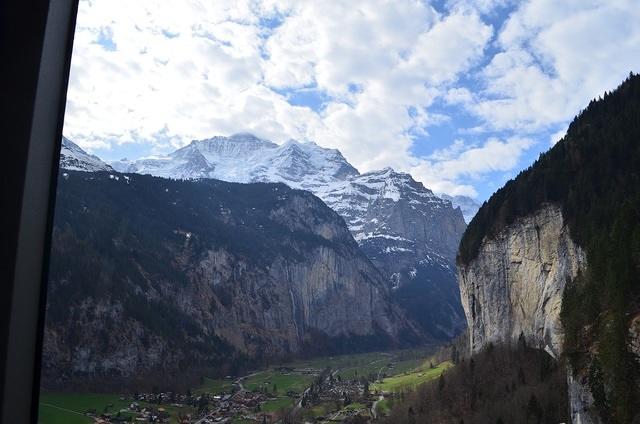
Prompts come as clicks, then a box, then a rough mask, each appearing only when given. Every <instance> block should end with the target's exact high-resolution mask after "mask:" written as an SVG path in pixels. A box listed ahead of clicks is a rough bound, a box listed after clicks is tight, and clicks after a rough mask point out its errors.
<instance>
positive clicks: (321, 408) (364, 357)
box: [38, 351, 452, 424]
mask: <svg viewBox="0 0 640 424" xmlns="http://www.w3.org/2000/svg"><path fill="white" fill-rule="evenodd" d="M426 357H427V354H426V353H424V354H423V353H421V352H419V351H402V352H389V353H386V352H373V353H364V354H357V355H341V356H331V357H321V358H313V359H309V360H299V361H295V362H292V363H288V364H283V365H286V366H287V367H291V368H298V369H300V368H314V369H317V370H323V369H326V368H330V369H331V370H333V371H338V375H339V376H340V377H341V378H343V379H346V378H347V379H349V378H355V377H361V376H364V377H366V376H368V375H375V376H378V374H380V375H387V377H386V378H384V379H383V380H382V381H381V382H378V383H373V384H371V386H370V389H371V390H372V391H375V390H379V391H385V392H394V391H400V390H408V389H411V388H413V387H415V386H416V385H418V384H421V383H424V382H426V381H429V380H432V379H434V378H437V377H438V376H439V375H440V374H441V373H442V372H443V371H445V370H446V369H447V368H449V367H451V366H452V365H451V363H449V362H444V363H441V364H438V366H437V367H436V368H433V369H432V368H430V366H429V365H430V363H429V362H428V361H426V362H425V359H424V358H426ZM314 378H315V377H314V376H312V375H304V374H298V373H295V372H288V371H276V370H275V369H268V370H263V371H258V372H256V373H254V374H251V375H250V376H248V377H246V378H245V379H243V381H242V383H243V386H244V388H245V389H247V390H264V391H266V392H268V393H270V394H274V391H273V389H274V385H275V386H276V389H277V391H276V393H275V395H276V399H272V400H269V401H267V402H265V403H263V404H262V406H261V407H262V410H263V411H265V412H272V411H278V410H280V409H282V408H285V407H291V406H293V405H294V403H295V400H294V399H292V398H290V397H288V396H287V392H288V391H290V390H292V391H294V392H296V393H298V394H301V393H302V392H303V391H304V390H305V389H306V388H307V387H309V385H310V384H311V382H312V381H313V379H314ZM233 385H234V384H233V381H232V380H230V379H211V378H205V379H204V382H203V384H202V385H201V386H200V387H198V388H196V389H194V390H193V391H194V393H212V394H219V393H223V392H229V391H231V390H232V388H233ZM129 403H130V401H129V400H125V401H121V400H120V395H116V394H111V395H109V394H72V393H64V394H62V393H43V394H41V397H40V408H39V419H38V423H40V424H89V423H91V422H92V420H91V419H90V418H89V417H86V416H85V415H84V413H85V412H86V411H88V410H90V409H95V411H96V412H97V413H98V414H100V413H103V412H114V413H117V412H118V411H119V410H120V409H124V408H126V407H127V406H128V405H129ZM108 405H113V406H112V407H110V408H108V410H106V411H105V407H107V406H108ZM143 405H144V403H142V405H141V406H143ZM163 407H164V408H165V410H166V411H167V412H168V413H169V414H171V416H172V422H176V421H177V420H176V417H177V415H178V413H188V412H192V409H189V408H175V407H170V406H166V405H163ZM361 407H362V405H358V404H353V405H349V406H348V407H347V408H348V409H353V408H356V409H358V408H361ZM387 407H388V405H387V404H386V401H383V402H380V403H378V409H379V410H380V411H381V412H384V410H385V409H386V408H387ZM348 409H345V411H348ZM331 411H336V407H335V404H322V405H317V406H313V407H312V408H311V410H308V411H307V413H309V414H311V415H314V416H324V415H331V414H332V412H331ZM333 413H335V412H333Z"/></svg>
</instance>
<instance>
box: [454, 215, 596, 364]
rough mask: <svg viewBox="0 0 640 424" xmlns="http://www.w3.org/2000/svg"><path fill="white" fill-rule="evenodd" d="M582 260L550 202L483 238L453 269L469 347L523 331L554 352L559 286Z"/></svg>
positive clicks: (512, 337) (558, 343)
mask: <svg viewBox="0 0 640 424" xmlns="http://www.w3.org/2000/svg"><path fill="white" fill-rule="evenodd" d="M585 263H586V259H585V253H584V252H583V250H582V249H581V248H580V247H579V246H577V245H576V244H575V243H574V242H573V241H572V240H571V237H570V236H569V229H568V227H567V226H566V225H565V224H564V222H563V219H562V211H561V210H560V208H559V207H557V206H554V205H550V204H547V205H545V206H544V207H543V208H541V209H540V210H538V211H536V212H535V213H534V214H532V215H528V216H526V217H524V218H519V219H517V220H516V221H515V222H514V223H512V224H511V225H509V226H507V227H506V228H504V229H502V230H501V231H500V232H499V233H498V234H497V235H496V236H495V237H493V238H491V239H485V240H484V242H483V243H482V246H481V248H480V252H479V254H478V256H477V257H476V258H475V259H474V260H472V261H471V262H470V263H469V264H462V265H460V267H459V270H458V277H459V282H460V291H461V296H462V305H463V307H464V311H465V315H466V317H467V322H468V323H469V337H470V344H471V348H472V350H473V351H478V350H479V349H481V348H482V347H483V346H485V345H486V344H487V343H489V342H494V343H495V342H503V341H507V342H508V341H515V340H517V339H518V337H519V336H520V334H523V335H524V337H525V338H526V340H527V342H529V344H533V345H535V346H540V347H541V348H544V349H546V350H548V351H549V353H551V354H552V355H553V356H556V357H557V356H558V354H559V353H560V351H561V349H562V328H561V323H560V309H561V304H562V293H563V290H564V286H565V284H566V281H567V279H573V278H574V277H575V276H576V274H577V273H578V271H579V270H580V269H583V268H584V266H585Z"/></svg>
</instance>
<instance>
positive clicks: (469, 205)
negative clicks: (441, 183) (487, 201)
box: [440, 194, 480, 224]
mask: <svg viewBox="0 0 640 424" xmlns="http://www.w3.org/2000/svg"><path fill="white" fill-rule="evenodd" d="M440 197H442V198H443V199H445V200H449V201H450V202H451V204H452V205H453V207H454V208H460V210H461V211H462V215H463V216H464V220H465V222H466V223H467V224H468V223H469V222H471V220H472V219H473V217H474V216H476V213H477V212H478V209H480V205H479V204H478V202H476V201H475V200H473V199H472V198H471V197H467V196H449V195H448V194H442V195H441V196H440Z"/></svg>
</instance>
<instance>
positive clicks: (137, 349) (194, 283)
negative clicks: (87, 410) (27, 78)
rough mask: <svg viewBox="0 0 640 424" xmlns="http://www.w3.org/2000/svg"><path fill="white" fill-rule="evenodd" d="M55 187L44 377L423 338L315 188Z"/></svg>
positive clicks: (133, 179) (115, 373)
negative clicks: (55, 198) (316, 192)
mask: <svg viewBox="0 0 640 424" xmlns="http://www.w3.org/2000/svg"><path fill="white" fill-rule="evenodd" d="M58 187H59V193H58V202H57V208H56V217H55V226H54V234H53V247H52V256H51V271H50V280H49V295H48V306H47V323H46V329H45V337H44V347H43V351H44V353H43V367H44V378H45V382H53V383H56V382H57V383H61V384H63V383H64V381H69V380H71V379H73V378H84V379H87V380H91V379H94V380H95V379H100V378H104V377H111V378H124V379H127V378H131V377H132V376H141V375H145V374H154V373H155V374H158V373H164V372H183V371H185V370H189V369H193V368H197V367H201V368H204V367H213V368H215V369H216V370H217V372H225V371H224V370H225V369H228V367H229V366H237V365H238V364H242V363H243V362H244V363H247V361H252V360H253V361H256V360H267V359H273V358H285V357H288V356H291V355H296V354H300V353H323V354H331V353H337V352H349V351H353V350H358V349H360V350H366V349H373V348H391V347H399V346H405V345H409V344H411V343H419V342H420V341H421V340H423V335H422V333H421V332H420V330H419V329H417V327H416V326H415V325H413V324H412V323H411V322H410V321H409V320H407V319H406V317H405V316H404V314H403V313H402V311H401V310H400V309H399V308H397V306H395V305H394V304H393V302H392V300H391V295H390V292H389V289H388V287H387V284H386V282H385V280H384V277H383V276H382V275H381V274H380V273H379V272H378V270H377V269H376V268H375V267H374V266H373V265H372V264H371V262H370V261H369V260H368V259H367V257H366V256H365V255H364V254H363V253H362V252H361V251H360V249H359V247H358V244H357V243H356V242H355V240H354V239H353V237H352V236H351V234H350V232H349V230H348V229H347V227H346V225H345V223H344V220H343V219H342V218H340V217H339V216H338V215H337V214H336V213H335V212H333V211H332V210H331V209H329V208H328V207H327V206H326V205H325V204H324V203H323V202H322V201H320V200H319V199H318V198H317V197H315V196H313V195H312V194H311V193H309V192H305V191H299V190H292V189H290V188H288V187H286V186H285V185H283V184H232V183H225V182H221V181H216V180H204V181H199V182H194V181H172V180H166V179H161V178H155V177H150V176H140V175H131V176H126V175H117V174H116V175H114V174H108V173H95V174H87V173H80V172H73V171H69V172H67V173H66V176H64V177H63V178H61V179H60V181H59V185H58Z"/></svg>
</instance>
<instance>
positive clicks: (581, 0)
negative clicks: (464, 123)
mask: <svg viewBox="0 0 640 424" xmlns="http://www.w3.org/2000/svg"><path fill="white" fill-rule="evenodd" d="M638 22H640V3H638V2H637V1H636V0H614V1H611V0H587V1H585V0H570V1H563V2H557V1H553V0H530V1H527V2H525V3H523V4H522V5H521V6H520V7H519V8H518V9H517V10H516V11H515V12H514V13H512V14H511V15H510V17H509V18H508V20H507V21H506V23H505V25H504V27H503V28H502V30H501V31H500V33H499V36H498V42H497V47H498V48H499V49H500V52H499V53H498V54H496V55H495V56H494V57H493V58H492V60H491V63H490V64H489V65H488V66H487V67H486V68H485V69H484V70H483V73H482V79H483V81H484V84H485V85H486V88H485V90H484V91H483V92H482V93H481V95H480V96H477V97H476V98H475V99H474V100H473V101H470V102H468V103H467V104H468V107H469V109H470V110H471V111H473V112H474V113H476V114H477V115H478V116H480V117H482V118H483V119H484V120H485V121H486V122H487V123H490V124H491V126H492V127H494V128H497V129H516V130H521V131H539V130H543V129H547V128H549V127H551V126H555V125H557V124H558V123H563V122H566V121H568V120H570V119H571V118H572V117H573V116H574V115H576V114H577V112H578V111H579V110H580V109H581V108H583V107H584V106H585V105H586V104H587V103H588V102H589V100H590V99H592V98H593V97H595V96H597V95H598V94H600V93H602V92H604V91H605V90H611V89H613V88H615V87H616V86H617V85H618V84H619V83H620V82H621V81H622V80H623V79H624V78H625V77H626V76H627V74H628V73H629V71H632V70H633V71H638V70H639V69H640V26H638V24H637V23H638Z"/></svg>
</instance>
